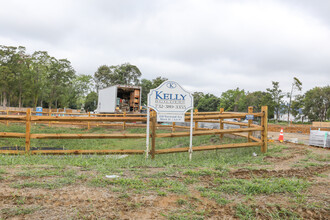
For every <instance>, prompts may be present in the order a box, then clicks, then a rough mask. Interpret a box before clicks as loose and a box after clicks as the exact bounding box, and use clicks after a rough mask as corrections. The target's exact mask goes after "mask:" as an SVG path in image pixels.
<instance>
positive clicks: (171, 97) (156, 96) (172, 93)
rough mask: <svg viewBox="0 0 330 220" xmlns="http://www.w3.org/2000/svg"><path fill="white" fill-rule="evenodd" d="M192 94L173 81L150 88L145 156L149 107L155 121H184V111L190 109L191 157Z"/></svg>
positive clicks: (148, 120)
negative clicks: (155, 114) (155, 117)
mask: <svg viewBox="0 0 330 220" xmlns="http://www.w3.org/2000/svg"><path fill="white" fill-rule="evenodd" d="M193 104H194V99H193V96H192V95H191V94H190V93H189V92H187V91H186V90H184V89H183V88H182V87H181V86H180V85H179V84H178V83H176V82H174V81H166V82H163V83H162V84H161V85H160V86H158V87H157V88H156V89H152V90H150V93H149V94H148V110H147V138H146V148H147V149H146V158H148V152H149V127H150V113H149V108H153V109H154V110H155V111H156V112H157V121H159V122H184V121H185V113H186V111H188V110H189V109H191V112H190V114H191V117H190V144H189V160H191V158H192V133H193V117H194V115H193V108H194V105H193Z"/></svg>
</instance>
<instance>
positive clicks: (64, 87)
mask: <svg viewBox="0 0 330 220" xmlns="http://www.w3.org/2000/svg"><path fill="white" fill-rule="evenodd" d="M74 76H75V71H74V69H73V67H72V66H71V63H70V61H68V60H67V59H60V60H57V59H56V58H54V57H52V58H51V66H50V71H49V75H48V76H47V84H48V88H49V89H50V93H49V101H50V102H49V107H52V106H54V107H55V108H58V107H68V104H69V93H68V90H69V88H70V86H71V84H72V79H73V78H74ZM59 101H60V102H59Z"/></svg>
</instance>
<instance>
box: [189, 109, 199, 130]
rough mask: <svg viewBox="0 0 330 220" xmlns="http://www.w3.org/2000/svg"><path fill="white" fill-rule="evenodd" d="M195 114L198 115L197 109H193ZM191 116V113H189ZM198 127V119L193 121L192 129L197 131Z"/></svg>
mask: <svg viewBox="0 0 330 220" xmlns="http://www.w3.org/2000/svg"><path fill="white" fill-rule="evenodd" d="M195 115H196V116H197V115H198V109H195ZM190 117H191V115H190ZM197 129H198V121H195V127H194V131H197Z"/></svg>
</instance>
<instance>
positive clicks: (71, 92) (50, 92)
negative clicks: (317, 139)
mask: <svg viewBox="0 0 330 220" xmlns="http://www.w3.org/2000/svg"><path fill="white" fill-rule="evenodd" d="M141 76H142V73H141V71H140V70H139V68H138V67H137V66H135V65H132V64H130V63H124V64H121V65H112V66H109V65H102V66H100V67H98V68H97V70H96V71H95V73H94V75H93V76H91V75H88V74H77V73H76V71H75V70H74V68H73V67H72V65H71V62H70V61H69V60H67V59H58V58H55V57H53V56H50V55H49V54H48V52H46V51H35V52H34V53H32V54H28V53H27V52H26V48H25V47H22V46H19V47H11V46H4V45H0V105H2V106H3V107H6V106H12V107H36V106H42V107H44V108H73V109H80V108H82V107H84V108H85V109H86V110H87V111H93V110H95V109H96V107H97V93H98V90H100V89H103V88H106V87H109V86H112V85H117V84H123V85H138V86H141V87H142V104H143V105H146V104H147V94H148V93H149V91H150V89H153V88H156V87H158V86H159V85H160V84H161V83H163V82H164V81H166V80H167V79H166V78H164V77H161V76H158V77H156V78H154V79H151V80H150V79H144V78H143V79H141ZM301 89H302V82H300V80H299V79H298V78H296V77H294V78H293V81H292V86H291V89H290V91H288V92H286V93H285V92H283V91H282V90H281V89H280V86H279V82H272V87H271V88H267V89H266V91H255V92H249V91H245V90H244V89H239V88H236V89H230V90H227V91H225V92H223V93H222V94H221V96H220V97H217V96H215V95H214V94H210V93H207V94H205V93H202V92H194V93H193V96H194V106H195V108H196V109H198V110H199V111H219V108H224V109H225V111H234V112H246V111H247V109H248V107H249V106H253V107H254V109H256V110H259V109H260V108H261V106H263V105H267V106H268V109H269V117H270V118H273V117H275V118H277V119H278V118H279V116H280V115H281V114H287V115H288V119H287V120H288V121H289V120H293V118H291V119H290V117H289V116H290V115H291V114H292V115H293V116H294V117H300V118H308V119H310V120H312V121H325V120H329V119H330V86H329V85H328V86H325V87H315V88H313V89H311V90H309V91H307V92H305V93H304V94H300V93H298V92H299V91H301Z"/></svg>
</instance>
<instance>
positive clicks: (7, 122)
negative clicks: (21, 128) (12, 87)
mask: <svg viewBox="0 0 330 220" xmlns="http://www.w3.org/2000/svg"><path fill="white" fill-rule="evenodd" d="M8 115H9V110H8V109H7V116H8ZM8 125H9V121H8V120H7V121H6V126H8Z"/></svg>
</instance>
